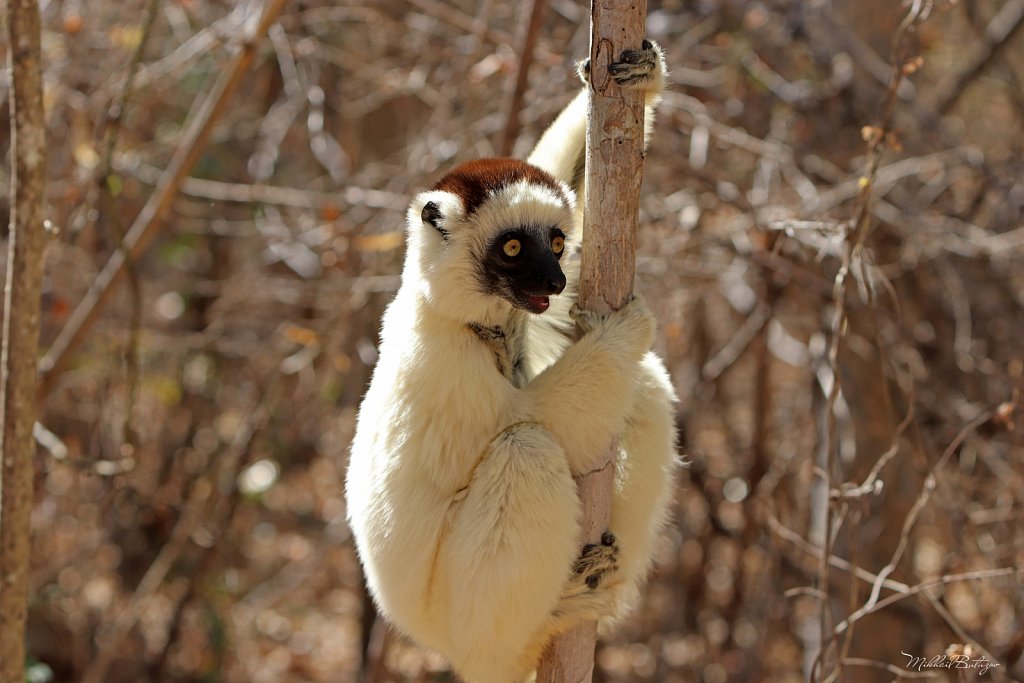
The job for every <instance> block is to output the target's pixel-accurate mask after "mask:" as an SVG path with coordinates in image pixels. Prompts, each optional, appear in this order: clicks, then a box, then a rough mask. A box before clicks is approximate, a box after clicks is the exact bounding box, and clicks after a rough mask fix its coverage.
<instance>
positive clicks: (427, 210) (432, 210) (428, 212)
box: [420, 202, 448, 239]
mask: <svg viewBox="0 0 1024 683" xmlns="http://www.w3.org/2000/svg"><path fill="white" fill-rule="evenodd" d="M420 218H422V219H423V222H424V223H430V224H431V225H432V226H434V229H435V230H437V231H438V232H439V233H441V238H442V239H448V231H447V230H445V229H444V228H442V227H441V209H440V207H438V205H437V203H436V202H427V203H426V205H424V207H423V213H421V214H420Z"/></svg>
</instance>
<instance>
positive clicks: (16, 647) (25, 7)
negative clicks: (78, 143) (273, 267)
mask: <svg viewBox="0 0 1024 683" xmlns="http://www.w3.org/2000/svg"><path fill="white" fill-rule="evenodd" d="M40 35H41V34H40V23H39V3H38V2H37V1H36V0H10V1H9V2H8V3H7V62H8V64H10V65H11V67H10V68H11V76H12V83H11V90H10V109H11V129H10V130H11V195H10V207H11V219H10V220H11V223H10V225H11V230H10V233H9V234H8V243H7V281H6V286H5V287H4V318H3V346H2V349H0V421H2V424H0V458H2V459H3V463H2V466H0V633H3V634H4V635H3V636H2V637H0V680H2V681H5V682H8V683H15V682H17V681H23V680H24V678H25V672H24V665H25V640H24V634H25V621H26V617H27V610H28V585H29V577H28V574H29V565H30V562H29V558H30V555H31V551H32V545H31V540H30V538H31V515H32V501H33V493H32V488H33V486H32V484H33V481H32V477H33V471H32V458H33V455H34V454H35V450H36V449H35V441H34V439H33V437H32V431H33V427H34V425H35V412H36V410H35V406H36V391H37V386H36V380H37V378H36V373H35V372H33V366H34V363H35V359H36V358H37V357H38V353H39V317H40V311H39V309H40V293H41V288H42V279H43V249H44V247H45V245H46V230H45V228H44V227H43V201H44V197H45V188H46V119H45V117H44V113H43V78H42V51H41V48H40Z"/></svg>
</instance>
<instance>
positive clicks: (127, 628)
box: [81, 366, 280, 683]
mask: <svg viewBox="0 0 1024 683" xmlns="http://www.w3.org/2000/svg"><path fill="white" fill-rule="evenodd" d="M275 368H276V366H275ZM278 377H279V375H277V374H275V375H274V376H273V378H272V379H271V380H270V382H269V386H268V387H267V388H266V390H265V391H262V392H261V393H262V398H261V399H260V401H259V403H258V404H257V405H256V406H255V407H254V408H253V409H252V410H251V411H250V412H249V414H248V415H247V416H246V417H245V419H244V420H243V421H242V423H241V425H240V426H239V428H238V430H237V431H236V432H235V435H234V438H233V439H232V441H231V445H230V447H229V448H228V449H227V452H226V453H224V454H222V455H221V456H220V457H219V459H218V461H217V467H218V472H217V473H216V476H215V477H214V480H213V481H211V480H210V478H207V477H201V478H200V479H198V480H197V481H196V484H195V485H194V486H193V489H192V493H191V495H190V496H189V499H188V501H187V502H186V503H185V507H184V509H183V510H182V512H181V515H179V517H178V520H177V522H176V523H175V525H174V529H172V531H171V535H170V538H168V540H167V542H166V543H165V544H164V546H163V547H162V548H161V549H160V552H159V553H157V556H156V558H155V559H154V560H153V562H152V564H150V566H149V568H148V569H147V570H146V573H145V575H144V576H143V577H142V580H141V581H139V585H138V586H136V588H135V592H134V593H132V596H131V598H129V600H128V604H127V605H125V607H124V609H122V610H121V612H120V613H119V614H118V615H117V618H116V619H115V620H114V623H113V624H112V625H111V627H110V631H109V632H108V633H106V634H105V635H104V636H102V637H101V638H100V646H99V652H98V653H97V654H96V656H95V657H94V658H93V660H92V662H91V663H90V664H89V668H88V669H86V670H85V672H84V673H83V674H82V678H81V683H102V682H103V681H104V680H105V677H106V674H107V670H108V669H109V668H110V665H111V664H112V663H113V661H114V658H115V657H117V655H118V654H119V650H120V647H121V643H122V642H123V641H124V639H125V638H126V637H127V636H128V634H129V633H130V632H131V630H132V628H134V627H135V624H136V623H138V620H139V618H140V617H141V616H142V608H143V606H144V605H145V603H146V602H147V601H148V600H149V599H150V598H151V597H152V596H153V594H154V593H156V591H157V589H158V588H160V585H161V584H162V583H163V581H164V578H165V577H166V576H167V574H168V572H169V571H170V570H171V567H172V566H173V565H174V563H175V562H176V561H177V559H178V557H179V556H180V555H181V553H182V552H183V551H184V550H185V546H186V545H187V543H188V541H189V538H191V536H192V533H193V532H194V531H195V530H196V529H197V528H198V527H199V525H200V524H201V523H202V521H203V519H204V518H205V516H206V515H204V509H205V508H206V504H207V501H209V500H210V499H211V498H213V499H214V500H215V510H214V512H212V513H211V515H210V516H211V517H212V518H213V519H215V520H219V521H220V523H223V522H224V520H225V519H226V515H225V513H224V510H225V509H227V510H230V509H231V500H232V499H233V495H232V494H233V492H234V489H235V481H236V479H237V476H238V469H239V466H240V465H241V463H242V461H243V456H244V455H245V454H246V453H247V452H248V449H249V444H250V443H251V442H252V438H253V436H254V435H255V434H256V432H258V431H259V430H260V429H261V428H262V427H263V425H264V424H266V422H267V420H269V419H270V417H271V416H272V415H273V410H274V407H275V406H276V405H277V400H278V397H279V393H280V392H279V391H278V390H277V379H278Z"/></svg>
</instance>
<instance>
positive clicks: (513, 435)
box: [346, 105, 675, 683]
mask: <svg viewBox="0 0 1024 683" xmlns="http://www.w3.org/2000/svg"><path fill="white" fill-rule="evenodd" d="M574 106H575V105H572V106H571V107H570V109H572V107H574ZM581 111H582V110H581ZM564 116H565V115H564V114H563V117H564ZM574 116H575V114H574ZM563 117H560V120H561V119H562V118H563ZM562 123H563V124H565V123H566V122H565V121H563V122H562ZM577 123H578V122H577ZM556 125H561V124H556ZM576 129H578V133H579V134H582V128H581V127H580V126H576V127H575V128H574V130H576ZM576 134H577V133H576V132H574V133H573V135H576ZM547 137H548V136H545V138H547ZM578 142H579V141H578V140H574V141H565V140H563V141H562V142H561V143H559V144H560V145H562V146H563V147H564V149H563V151H565V150H568V149H569V148H570V147H573V148H574V146H575V145H577V144H578ZM542 144H543V143H542ZM549 152H550V150H549ZM567 153H568V152H567ZM538 154H539V152H535V153H534V155H533V156H531V159H533V158H535V157H538ZM563 166H565V165H562V166H560V165H559V162H557V160H556V161H552V162H551V163H549V164H548V165H547V166H546V168H547V169H548V170H549V171H553V172H556V173H557V174H558V177H559V179H561V180H562V181H563V182H569V181H570V180H571V177H570V175H571V173H572V169H571V168H570V169H569V171H568V173H569V174H570V175H566V174H565V173H563V172H562V171H563ZM567 194H568V195H569V196H571V195H572V193H571V192H567ZM428 201H433V202H436V203H437V204H438V206H439V208H440V211H441V214H442V219H441V220H442V227H443V228H444V229H445V230H446V231H447V234H448V239H442V236H441V234H440V233H439V232H438V231H437V230H436V229H435V228H434V227H433V226H431V225H429V224H426V223H424V222H423V221H422V219H421V211H422V209H423V206H424V205H425V204H426V203H427V202H428ZM524 221H525V222H534V223H539V224H542V225H555V226H559V227H561V228H562V229H563V231H564V232H565V233H566V234H567V235H569V234H571V228H572V227H573V226H572V222H573V207H572V206H568V207H567V206H566V205H565V204H564V202H563V201H561V200H560V199H559V198H558V197H557V196H556V193H554V192H552V191H551V190H549V189H547V188H543V187H540V186H537V185H530V184H527V183H517V184H513V185H510V186H508V187H506V188H504V189H503V190H501V191H499V192H497V193H495V194H494V195H492V196H491V197H489V198H488V200H487V201H485V202H484V204H483V205H482V206H481V207H480V208H479V209H478V210H477V211H476V212H474V213H473V214H471V215H468V216H467V215H466V213H465V211H464V210H463V207H462V203H461V201H460V200H459V198H458V197H456V196H454V195H452V194H449V193H446V192H438V191H431V192H425V193H422V194H420V195H419V196H417V197H416V199H415V200H414V201H413V202H412V205H411V206H410V208H409V212H408V216H407V222H408V251H407V254H406V261H405V267H404V270H403V274H402V285H401V287H400V289H399V291H398V294H397V296H396V297H395V300H394V301H393V302H392V303H391V304H390V305H389V306H388V309H387V311H386V313H385V314H384V319H383V327H382V330H381V346H380V360H379V361H378V363H377V367H376V368H375V369H374V373H373V379H372V381H371V383H370V388H369V390H368V392H367V394H366V397H365V398H364V400H363V403H362V406H361V407H360V410H359V417H358V422H357V427H356V434H355V438H354V440H353V444H352V454H351V460H350V463H349V469H348V478H347V482H346V495H347V500H348V515H349V523H350V525H351V527H352V530H353V533H354V535H355V540H356V545H357V548H358V552H359V557H360V559H361V561H362V563H363V568H364V571H365V573H366V578H367V582H368V584H369V587H370V591H371V593H372V594H373V596H374V598H375V600H376V601H377V603H378V605H379V607H380V610H381V612H382V613H383V614H384V615H385V616H386V617H387V618H388V619H389V620H390V621H391V622H392V623H393V624H395V625H396V626H397V627H398V628H399V629H400V630H401V631H403V632H404V633H406V634H408V635H409V636H411V637H412V638H414V639H415V640H416V641H418V642H419V643H421V644H423V645H425V646H428V647H431V648H433V649H436V650H438V651H439V652H441V653H443V654H444V655H445V656H447V657H448V658H449V659H450V660H451V662H452V664H453V666H454V667H455V669H456V670H457V671H458V672H459V673H460V675H462V676H463V677H464V678H465V679H466V680H467V681H469V682H470V683H514V682H517V681H521V680H522V679H523V678H524V677H525V676H527V675H528V674H529V673H530V671H531V670H532V669H533V668H534V667H535V665H536V662H537V659H538V657H539V656H540V653H541V652H542V650H543V647H544V645H545V644H546V642H547V641H548V640H549V639H550V637H551V636H552V635H553V634H555V633H557V632H559V631H562V630H564V629H566V628H568V627H570V626H572V625H573V624H575V623H577V622H579V621H581V620H585V619H594V618H599V617H615V616H619V615H621V613H622V612H623V611H624V610H625V609H626V608H627V607H628V605H629V604H630V603H631V602H632V600H633V598H635V596H636V593H637V591H638V590H639V586H640V584H641V582H642V580H643V578H644V575H645V573H646V570H647V566H648V563H649V558H650V555H651V550H652V544H653V542H654V539H655V537H656V535H657V531H658V529H659V526H660V524H661V523H662V521H663V519H664V516H665V510H666V508H667V502H668V499H669V492H670V489H671V484H672V470H673V464H674V462H675V446H674V438H673V433H674V430H673V409H672V403H673V401H674V394H673V390H672V385H671V382H670V380H669V377H668V375H667V373H666V372H665V369H664V367H663V365H662V363H661V361H660V360H659V359H658V358H657V357H656V356H654V355H653V354H652V353H649V352H648V349H649V347H650V344H651V341H652V339H653V335H654V321H653V318H652V317H651V315H650V313H649V312H648V311H647V309H646V308H645V307H644V305H643V302H642V300H640V299H636V300H634V301H633V302H631V303H630V304H628V305H627V306H626V307H625V308H623V309H622V310H621V311H617V312H615V313H612V314H611V315H609V316H607V317H605V318H601V317H597V316H592V315H588V316H587V317H586V318H585V319H584V320H583V321H582V322H583V323H584V324H585V325H586V326H588V327H589V328H590V329H589V331H588V332H587V333H586V334H584V335H583V336H582V337H581V338H580V339H579V340H577V341H575V342H573V343H571V344H570V343H569V342H568V340H567V338H566V337H565V335H564V334H562V331H564V330H565V329H567V328H568V327H570V326H571V324H572V321H571V320H570V317H569V315H568V312H569V306H570V305H571V303H572V301H573V300H574V298H575V291H576V288H575V284H576V282H575V281H576V277H577V274H578V264H575V263H573V262H572V261H571V259H569V258H568V257H567V259H565V260H567V261H568V263H567V264H565V271H566V275H567V278H568V279H569V281H570V285H569V287H568V288H567V290H566V292H565V293H563V295H562V296H560V297H553V298H552V305H551V308H550V309H549V310H548V311H547V312H545V313H544V314H542V315H538V316H531V315H529V314H526V313H524V312H522V311H519V310H516V309H513V308H512V307H511V306H510V304H508V303H507V302H506V301H505V300H503V299H501V298H499V297H497V296H495V295H490V294H485V293H483V292H481V291H480V288H479V283H478V277H477V273H476V267H477V266H476V264H477V262H478V259H479V256H480V254H481V253H482V250H483V249H484V248H485V246H486V244H487V241H488V240H489V239H493V237H494V236H495V235H496V234H498V233H499V232H500V231H501V230H504V229H507V228H508V226H510V225H516V224H517V222H518V223H520V224H521V223H523V222H524ZM577 232H578V231H577ZM524 320H525V325H526V337H525V347H526V355H527V358H526V360H527V366H528V369H527V373H526V375H527V376H526V382H525V384H524V385H523V386H521V387H517V386H514V385H513V383H512V382H510V381H509V379H508V378H507V377H506V376H504V375H503V374H502V373H501V372H499V371H498V369H497V367H496V365H495V355H494V352H493V350H492V349H491V348H490V347H488V345H487V344H485V343H484V342H483V341H481V338H480V337H479V336H478V335H477V334H476V333H474V331H473V330H472V329H471V328H470V327H469V324H471V323H472V324H476V325H486V326H499V327H500V326H505V329H516V328H517V326H516V325H515V324H514V323H516V322H517V321H518V322H520V323H521V322H523V321H524ZM617 435H621V436H622V438H621V451H620V454H619V459H618V463H617V471H616V472H617V474H616V479H617V480H616V492H615V498H614V501H613V506H612V519H611V524H610V530H611V531H612V532H613V533H614V534H615V535H616V538H617V539H618V546H619V549H620V556H619V563H618V568H617V569H615V570H613V571H612V572H611V574H613V576H610V577H605V578H602V581H601V584H600V585H599V587H598V588H597V589H594V590H590V589H587V588H586V586H582V587H581V585H580V583H579V581H578V580H575V581H574V579H573V576H572V566H573V563H574V561H575V559H576V558H577V557H578V556H579V554H580V550H581V549H580V547H579V528H578V526H579V523H578V516H579V500H578V498H577V494H576V486H575V482H574V480H573V474H575V473H579V472H582V471H586V470H588V469H589V467H590V464H591V462H592V459H593V458H594V456H595V455H596V454H598V453H600V452H601V451H602V449H603V448H605V447H606V446H607V444H608V443H609V442H610V441H611V440H612V439H613V438H614V437H615V436H617Z"/></svg>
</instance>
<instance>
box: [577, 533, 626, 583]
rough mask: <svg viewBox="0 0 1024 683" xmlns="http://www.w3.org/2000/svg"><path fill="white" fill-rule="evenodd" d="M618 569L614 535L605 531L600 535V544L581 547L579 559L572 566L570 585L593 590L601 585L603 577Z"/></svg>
mask: <svg viewBox="0 0 1024 683" xmlns="http://www.w3.org/2000/svg"><path fill="white" fill-rule="evenodd" d="M618 568H619V546H618V545H617V544H616V542H615V535H614V534H613V533H612V532H610V531H606V532H604V533H603V534H601V543H600V544H597V543H588V544H587V545H585V546H583V550H582V551H580V556H579V559H577V560H576V562H575V564H573V567H572V570H573V577H572V579H571V580H570V585H573V584H575V586H576V587H577V588H582V587H583V586H584V585H585V586H586V587H587V588H588V589H590V590H594V589H595V588H597V587H598V586H599V585H601V579H602V578H603V577H605V575H607V574H608V573H609V572H613V571H615V570H616V569H618ZM569 592H571V589H570V591H569Z"/></svg>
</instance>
